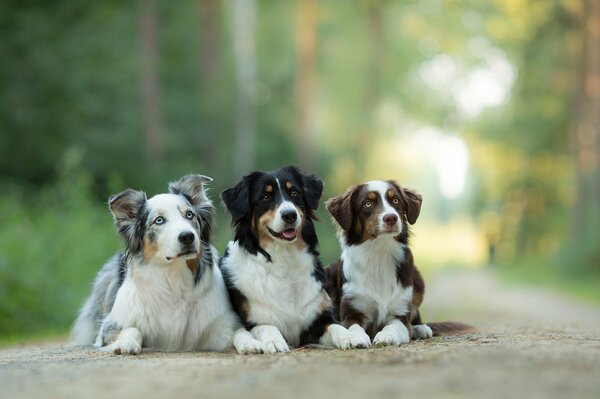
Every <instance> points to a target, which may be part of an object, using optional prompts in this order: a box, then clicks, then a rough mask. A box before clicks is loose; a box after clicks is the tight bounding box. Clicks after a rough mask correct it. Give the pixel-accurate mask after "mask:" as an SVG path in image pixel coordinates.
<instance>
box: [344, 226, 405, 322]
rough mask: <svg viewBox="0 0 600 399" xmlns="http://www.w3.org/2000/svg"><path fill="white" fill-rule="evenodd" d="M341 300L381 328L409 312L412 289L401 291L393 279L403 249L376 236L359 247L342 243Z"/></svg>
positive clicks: (399, 284)
mask: <svg viewBox="0 0 600 399" xmlns="http://www.w3.org/2000/svg"><path fill="white" fill-rule="evenodd" d="M341 241H342V256H341V258H342V261H343V262H344V269H343V270H344V277H345V278H346V283H345V284H344V286H343V292H344V297H346V298H352V306H353V307H354V308H355V309H356V310H358V311H360V312H362V313H363V314H364V315H365V316H366V317H367V319H368V320H369V321H371V322H373V323H375V324H376V325H381V324H385V323H386V322H388V321H389V320H390V319H392V318H394V317H396V316H403V315H405V314H407V313H408V312H409V311H410V306H411V303H412V298H413V288H412V287H406V288H405V287H403V286H402V284H401V283H400V282H399V281H398V280H397V278H396V267H397V262H399V261H401V260H402V259H403V258H404V246H403V245H402V244H400V243H398V242H397V241H395V240H394V237H393V236H390V235H384V236H379V237H378V238H376V239H374V240H368V241H365V242H364V243H362V244H359V245H346V243H345V241H344V240H343V239H342V240H341Z"/></svg>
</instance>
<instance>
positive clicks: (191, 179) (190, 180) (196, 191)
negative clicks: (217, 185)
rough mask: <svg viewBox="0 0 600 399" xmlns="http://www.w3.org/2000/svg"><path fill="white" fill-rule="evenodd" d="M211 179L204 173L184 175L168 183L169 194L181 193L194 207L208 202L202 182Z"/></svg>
mask: <svg viewBox="0 0 600 399" xmlns="http://www.w3.org/2000/svg"><path fill="white" fill-rule="evenodd" d="M211 181H213V179H212V178H210V177H208V176H204V175H185V176H183V177H182V178H181V179H179V180H178V181H175V182H171V183H169V192H170V193H171V194H178V195H183V196H184V197H185V198H186V199H187V200H188V201H189V202H190V204H192V206H194V207H198V206H201V205H203V204H204V203H206V202H210V200H209V199H208V197H207V196H206V190H205V189H204V184H205V183H208V182H211Z"/></svg>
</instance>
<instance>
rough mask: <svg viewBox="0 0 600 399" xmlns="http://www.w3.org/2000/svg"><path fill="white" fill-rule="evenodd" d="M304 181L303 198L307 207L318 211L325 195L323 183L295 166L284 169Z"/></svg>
mask: <svg viewBox="0 0 600 399" xmlns="http://www.w3.org/2000/svg"><path fill="white" fill-rule="evenodd" d="M282 170H285V171H287V172H289V173H291V174H292V175H294V176H296V177H299V178H300V179H301V180H302V198H303V199H304V202H305V203H306V205H307V206H308V207H309V208H310V209H312V210H313V211H316V210H317V209H318V208H319V200H320V199H321V195H322V194H323V182H322V181H321V180H320V179H319V178H318V177H317V176H315V175H307V174H305V173H304V172H302V171H301V170H300V169H298V168H297V167H295V166H293V165H289V166H286V167H284V168H282Z"/></svg>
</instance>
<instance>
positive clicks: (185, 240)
mask: <svg viewBox="0 0 600 399" xmlns="http://www.w3.org/2000/svg"><path fill="white" fill-rule="evenodd" d="M178 238H179V242H180V243H182V244H186V245H189V244H191V243H193V242H194V233H192V232H191V231H186V232H185V233H181V234H179V237H178Z"/></svg>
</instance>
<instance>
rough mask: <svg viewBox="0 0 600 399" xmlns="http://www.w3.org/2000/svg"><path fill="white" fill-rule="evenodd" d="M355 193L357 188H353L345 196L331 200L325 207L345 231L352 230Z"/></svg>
mask: <svg viewBox="0 0 600 399" xmlns="http://www.w3.org/2000/svg"><path fill="white" fill-rule="evenodd" d="M355 191H356V186H352V187H350V188H348V189H347V190H346V192H345V193H344V194H342V195H340V196H338V197H334V198H330V199H329V200H327V202H326V203H325V207H326V208H327V211H328V212H329V213H330V214H331V216H332V217H333V220H335V221H336V222H337V224H338V225H339V226H340V227H341V228H342V230H345V231H348V230H350V227H351V226H352V212H353V211H352V197H353V195H354V192H355Z"/></svg>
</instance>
